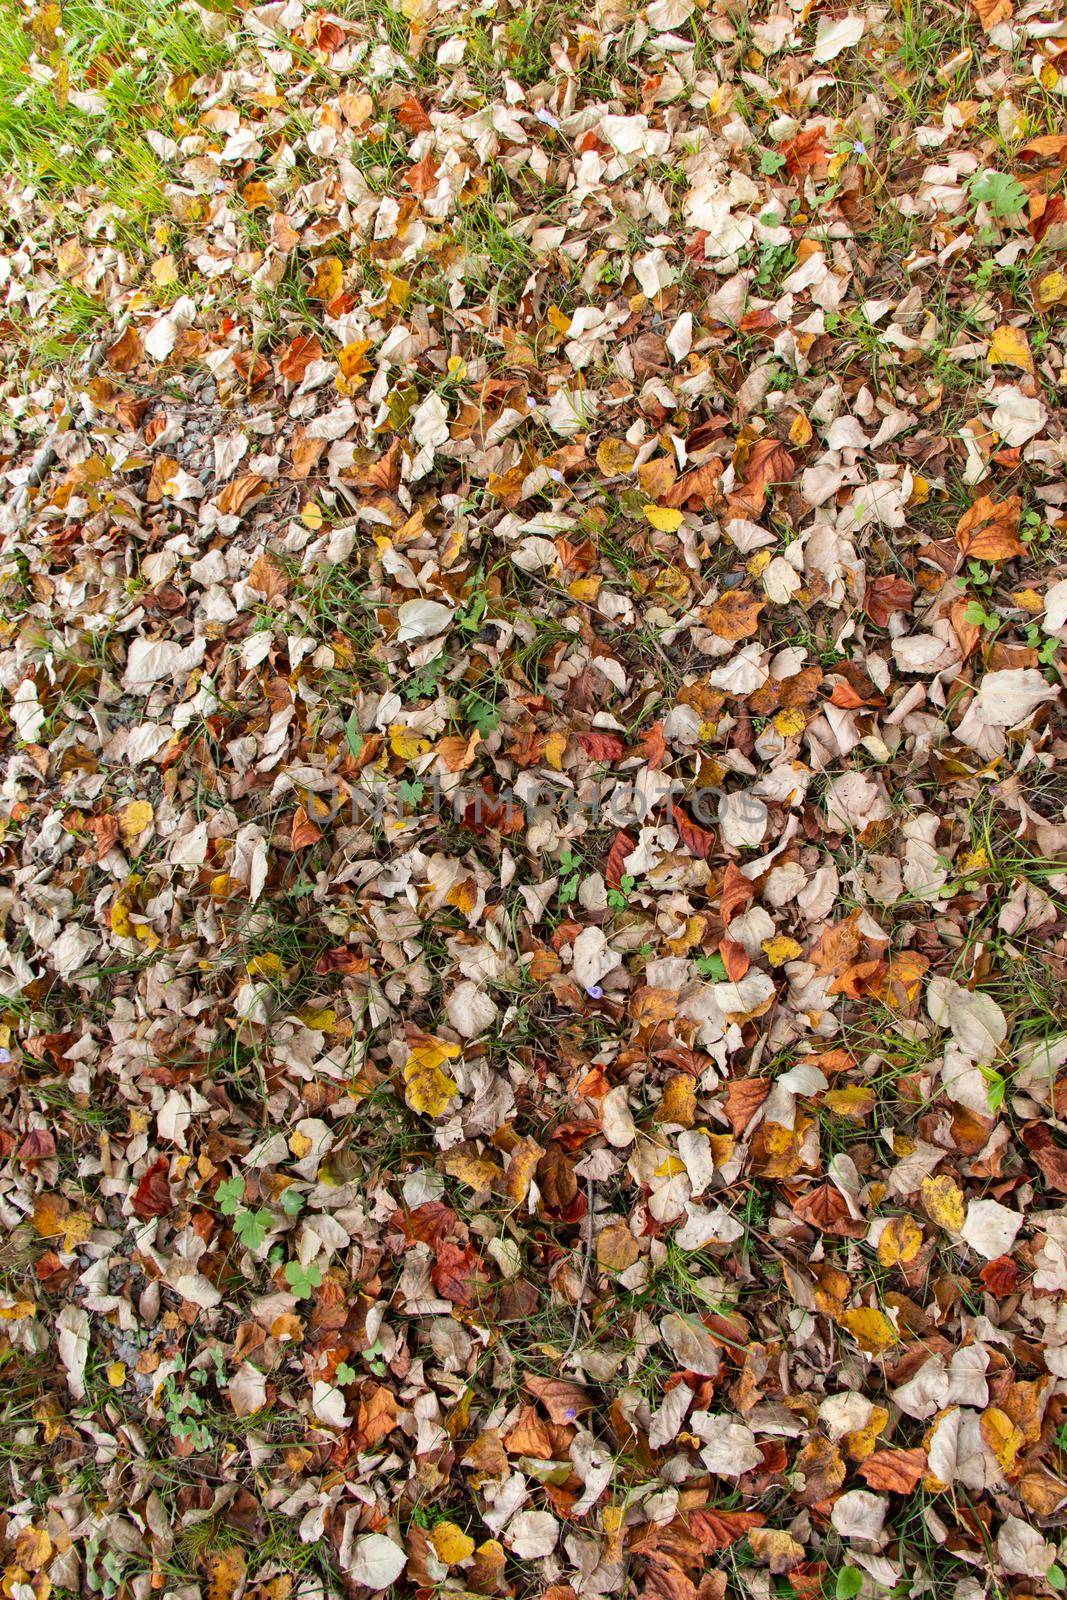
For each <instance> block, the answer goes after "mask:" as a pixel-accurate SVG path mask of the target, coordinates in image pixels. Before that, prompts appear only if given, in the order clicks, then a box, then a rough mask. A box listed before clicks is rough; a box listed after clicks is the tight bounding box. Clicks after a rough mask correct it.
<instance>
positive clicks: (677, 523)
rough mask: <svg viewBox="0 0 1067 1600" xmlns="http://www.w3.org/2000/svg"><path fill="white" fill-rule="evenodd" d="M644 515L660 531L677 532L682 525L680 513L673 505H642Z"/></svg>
mask: <svg viewBox="0 0 1067 1600" xmlns="http://www.w3.org/2000/svg"><path fill="white" fill-rule="evenodd" d="M642 509H643V510H644V513H645V516H646V518H647V519H648V521H649V522H651V524H652V526H653V527H654V528H657V529H658V530H659V532H660V533H677V532H678V529H679V528H680V527H681V526H682V513H681V512H680V511H676V510H675V509H674V507H673V506H644V507H643V508H642Z"/></svg>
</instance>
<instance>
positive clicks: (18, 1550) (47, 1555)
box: [5, 1527, 52, 1594]
mask: <svg viewBox="0 0 1067 1600" xmlns="http://www.w3.org/2000/svg"><path fill="white" fill-rule="evenodd" d="M51 1559H52V1536H51V1534H50V1533H48V1531H47V1530H46V1529H45V1528H34V1527H29V1528H23V1530H22V1532H21V1533H20V1534H19V1536H18V1538H17V1539H16V1540H15V1560H16V1561H17V1562H18V1564H19V1566H20V1567H22V1568H24V1569H25V1571H26V1572H43V1570H44V1568H45V1567H47V1565H48V1563H49V1562H50V1561H51ZM47 1582H48V1580H47V1579H45V1583H46V1584H47ZM27 1587H28V1586H27ZM5 1589H6V1592H7V1593H8V1594H14V1593H17V1592H18V1591H17V1590H16V1589H14V1588H12V1589H7V1587H6V1585H5ZM47 1592H48V1591H47V1589H46V1590H45V1593H46V1594H47Z"/></svg>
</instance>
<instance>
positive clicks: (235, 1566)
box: [204, 1544, 248, 1600]
mask: <svg viewBox="0 0 1067 1600" xmlns="http://www.w3.org/2000/svg"><path fill="white" fill-rule="evenodd" d="M204 1566H205V1568H206V1569H207V1578H208V1583H207V1600H233V1597H234V1595H235V1594H236V1593H237V1591H238V1589H240V1588H241V1587H242V1585H243V1584H244V1581H245V1573H246V1571H247V1568H248V1563H247V1561H246V1560H245V1554H244V1551H243V1550H242V1549H241V1547H240V1545H236V1544H235V1545H231V1546H230V1548H229V1549H228V1550H209V1551H208V1552H207V1554H206V1555H205V1556H204Z"/></svg>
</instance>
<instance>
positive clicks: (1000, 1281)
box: [978, 1256, 1019, 1296]
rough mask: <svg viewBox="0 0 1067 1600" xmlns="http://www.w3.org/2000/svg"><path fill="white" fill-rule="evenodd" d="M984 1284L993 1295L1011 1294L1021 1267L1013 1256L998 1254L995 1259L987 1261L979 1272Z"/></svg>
mask: <svg viewBox="0 0 1067 1600" xmlns="http://www.w3.org/2000/svg"><path fill="white" fill-rule="evenodd" d="M978 1276H979V1277H980V1278H981V1280H982V1285H983V1287H984V1288H985V1289H987V1290H988V1292H989V1293H990V1294H993V1295H1000V1296H1003V1295H1006V1294H1011V1293H1012V1291H1013V1289H1014V1288H1015V1285H1016V1282H1017V1281H1018V1277H1019V1268H1018V1266H1017V1265H1016V1263H1015V1262H1014V1261H1013V1260H1012V1259H1011V1256H997V1259H996V1260H995V1261H987V1262H986V1264H985V1266H984V1267H983V1268H982V1270H981V1271H980V1272H979V1274H978Z"/></svg>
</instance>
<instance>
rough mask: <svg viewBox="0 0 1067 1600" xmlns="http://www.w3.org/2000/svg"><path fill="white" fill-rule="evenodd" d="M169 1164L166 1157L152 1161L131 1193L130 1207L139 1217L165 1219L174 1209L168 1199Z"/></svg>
mask: <svg viewBox="0 0 1067 1600" xmlns="http://www.w3.org/2000/svg"><path fill="white" fill-rule="evenodd" d="M169 1172H170V1162H169V1161H168V1160H167V1158H166V1156H160V1157H159V1159H158V1160H157V1161H153V1163H152V1165H151V1166H150V1167H149V1168H148V1171H147V1172H145V1173H142V1175H141V1181H140V1182H139V1183H138V1185H137V1187H136V1189H135V1190H134V1191H133V1199H132V1200H131V1202H130V1203H131V1205H132V1206H133V1209H134V1211H135V1212H136V1214H137V1215H138V1216H139V1217H144V1218H146V1219H147V1218H149V1217H167V1216H169V1215H170V1213H171V1212H172V1211H173V1209H174V1202H173V1201H172V1200H171V1197H170V1183H169V1182H168V1173H169Z"/></svg>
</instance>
